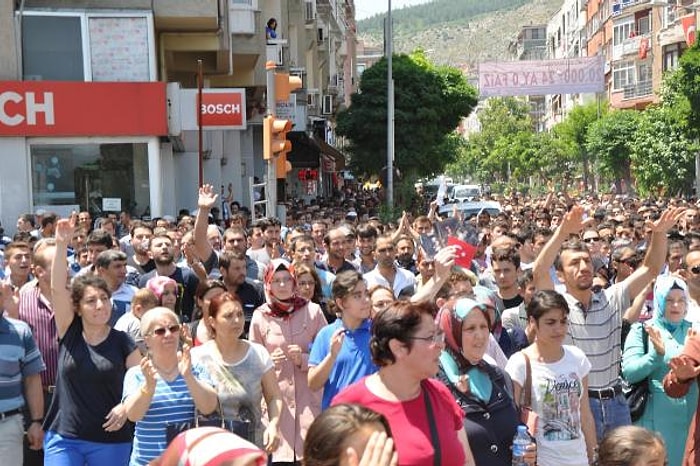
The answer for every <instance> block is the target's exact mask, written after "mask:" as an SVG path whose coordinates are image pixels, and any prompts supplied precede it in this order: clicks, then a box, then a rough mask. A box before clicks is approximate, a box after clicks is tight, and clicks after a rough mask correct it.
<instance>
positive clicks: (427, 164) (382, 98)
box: [337, 51, 477, 179]
mask: <svg viewBox="0 0 700 466" xmlns="http://www.w3.org/2000/svg"><path fill="white" fill-rule="evenodd" d="M386 73H387V62H386V60H385V59H382V60H380V61H379V62H378V63H376V64H375V65H374V66H372V67H370V68H368V69H367V70H365V71H364V73H363V74H362V80H361V81H360V89H359V91H358V92H357V93H355V94H353V95H352V104H351V105H350V107H348V109H346V110H344V111H342V112H340V113H339V115H338V119H337V121H338V126H337V131H338V134H340V135H341V136H345V137H346V138H347V139H348V141H349V152H350V154H351V160H350V168H351V169H352V170H353V171H355V172H356V173H358V174H360V173H366V174H375V173H379V172H380V171H381V169H382V167H384V166H385V165H386V140H387V139H386V137H387V136H386V134H387V133H386V122H387V112H386V107H387V85H386ZM393 75H394V83H395V85H394V88H395V101H394V103H395V105H394V107H395V115H394V117H395V138H394V139H395V146H394V151H395V161H394V164H395V166H396V167H397V168H399V170H400V171H401V172H402V173H404V174H407V175H408V178H409V179H410V178H414V177H416V176H428V175H430V174H433V173H437V172H442V171H443V170H444V167H445V165H446V164H447V163H449V162H452V161H454V160H455V158H456V154H455V152H454V151H450V150H446V149H449V148H451V147H454V144H453V143H452V142H450V140H449V139H450V138H451V134H452V133H453V132H454V129H455V128H456V127H457V125H458V124H459V121H460V119H461V118H462V117H464V116H467V115H469V113H470V112H471V111H472V109H473V108H474V107H475V105H476V101H477V99H476V90H475V89H474V88H473V87H472V86H470V85H469V84H468V83H467V81H466V79H465V78H464V76H463V75H462V74H461V72H460V71H459V70H456V69H452V68H448V67H437V66H434V65H432V64H431V63H430V62H429V61H428V60H427V59H426V57H425V55H424V54H423V53H422V52H421V51H417V52H414V53H413V54H411V55H410V56H409V55H395V56H394V57H393Z"/></svg>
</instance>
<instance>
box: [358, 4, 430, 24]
mask: <svg viewBox="0 0 700 466" xmlns="http://www.w3.org/2000/svg"><path fill="white" fill-rule="evenodd" d="M428 1H430V0H392V1H391V10H392V11H394V10H397V9H399V8H402V7H405V6H410V5H418V4H420V3H427V2H428ZM388 5H389V2H388V1H387V0H355V18H356V19H358V20H360V19H364V18H368V17H370V16H372V15H376V14H377V13H386V10H387V6H388Z"/></svg>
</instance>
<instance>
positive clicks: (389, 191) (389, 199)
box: [386, 0, 394, 211]
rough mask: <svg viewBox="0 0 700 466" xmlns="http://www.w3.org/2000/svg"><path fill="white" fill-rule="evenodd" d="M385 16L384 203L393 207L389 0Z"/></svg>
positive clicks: (391, 50) (392, 95)
mask: <svg viewBox="0 0 700 466" xmlns="http://www.w3.org/2000/svg"><path fill="white" fill-rule="evenodd" d="M388 2H389V9H388V10H387V15H386V16H387V18H386V60H387V77H386V82H387V96H388V98H387V118H386V120H387V121H386V125H387V126H386V205H387V207H388V208H389V210H390V211H391V210H393V208H394V73H393V69H392V67H393V59H392V56H393V54H394V44H393V42H394V38H393V31H392V29H393V28H392V24H391V0H388Z"/></svg>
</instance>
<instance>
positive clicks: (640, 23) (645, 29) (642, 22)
mask: <svg viewBox="0 0 700 466" xmlns="http://www.w3.org/2000/svg"><path fill="white" fill-rule="evenodd" d="M635 32H636V33H637V35H638V36H643V35H645V34H649V32H651V18H650V17H649V16H642V17H641V18H639V19H638V20H637V30H636V31H635Z"/></svg>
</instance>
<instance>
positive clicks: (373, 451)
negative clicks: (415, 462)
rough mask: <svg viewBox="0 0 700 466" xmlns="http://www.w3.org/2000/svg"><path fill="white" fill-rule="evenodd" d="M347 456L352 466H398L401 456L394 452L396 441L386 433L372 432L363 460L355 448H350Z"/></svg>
mask: <svg viewBox="0 0 700 466" xmlns="http://www.w3.org/2000/svg"><path fill="white" fill-rule="evenodd" d="M345 454H346V455H347V460H348V464H349V465H350V466H396V465H397V464H399V456H398V453H396V451H394V440H393V439H392V438H391V437H389V436H388V435H387V434H386V432H376V431H375V432H372V434H371V435H370V436H369V440H368V441H367V445H365V451H363V452H362V458H360V457H359V454H358V452H356V451H355V449H354V448H353V447H349V448H348V449H347V450H346V452H345Z"/></svg>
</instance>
